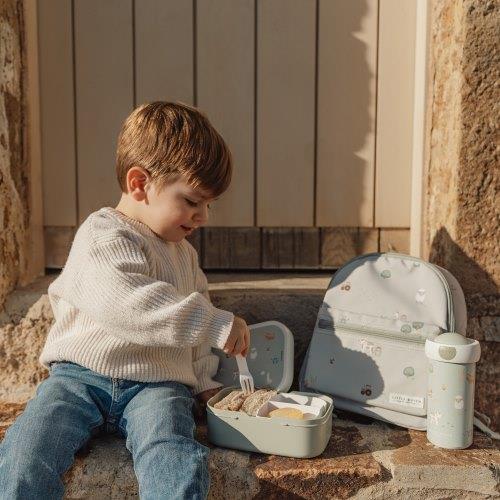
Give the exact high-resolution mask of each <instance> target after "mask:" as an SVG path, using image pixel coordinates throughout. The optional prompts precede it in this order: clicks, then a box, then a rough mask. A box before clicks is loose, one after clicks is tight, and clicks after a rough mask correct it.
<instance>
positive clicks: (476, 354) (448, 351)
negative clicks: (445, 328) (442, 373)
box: [425, 332, 481, 363]
mask: <svg viewBox="0 0 500 500" xmlns="http://www.w3.org/2000/svg"><path fill="white" fill-rule="evenodd" d="M425 354H426V356H427V357H428V358H430V359H434V360H436V361H442V362H444V363H476V362H477V361H479V358H480V356H481V346H480V345H479V342H478V341H477V340H474V339H469V338H467V337H464V336H463V335H460V334H459V333H455V332H446V333H442V334H441V335H438V336H437V337H436V338H434V339H433V340H430V339H427V340H426V341H425Z"/></svg>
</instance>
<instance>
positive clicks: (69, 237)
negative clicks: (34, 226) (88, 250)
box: [44, 226, 76, 269]
mask: <svg viewBox="0 0 500 500" xmlns="http://www.w3.org/2000/svg"><path fill="white" fill-rule="evenodd" d="M75 231H76V228H75V226H71V227H62V226H57V227H54V226H45V228H44V243H45V245H44V247H45V248H44V251H45V267H47V268H48V269H62V268H63V267H64V265H65V264H66V261H67V260H68V255H69V251H70V250H71V245H72V244H73V239H74V237H75Z"/></svg>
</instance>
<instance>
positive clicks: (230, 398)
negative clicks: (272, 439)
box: [214, 389, 276, 417]
mask: <svg viewBox="0 0 500 500" xmlns="http://www.w3.org/2000/svg"><path fill="white" fill-rule="evenodd" d="M275 394H276V391H273V390H271V389H257V390H256V391H254V392H252V393H251V394H245V393H244V392H243V391H242V390H241V389H237V390H234V391H231V392H230V393H229V394H228V395H227V396H226V397H225V398H223V399H221V400H220V401H219V402H218V403H215V404H214V408H217V409H218V410H229V411H243V412H245V413H246V414H247V415H251V416H253V417H254V416H255V415H257V411H258V410H259V408H260V407H261V406H262V405H263V404H265V403H267V401H268V400H269V399H270V398H272V397H273V396H274V395H275Z"/></svg>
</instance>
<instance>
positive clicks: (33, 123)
mask: <svg viewBox="0 0 500 500" xmlns="http://www.w3.org/2000/svg"><path fill="white" fill-rule="evenodd" d="M37 10H38V9H37V3H36V1H35V0H25V1H24V2H23V15H24V26H25V28H24V29H25V43H26V45H25V47H26V80H27V82H26V103H27V110H26V113H27V116H28V123H27V127H26V129H27V130H26V133H27V137H28V155H29V160H28V161H29V176H30V184H31V185H30V190H29V207H30V210H29V231H28V234H27V235H26V236H27V239H28V259H27V265H26V269H25V270H24V275H23V276H22V277H21V281H22V282H23V283H29V282H31V281H33V280H34V279H35V278H36V277H38V276H43V274H44V270H45V260H44V238H43V192H42V190H43V185H42V150H41V145H42V143H41V128H40V86H39V85H40V79H39V74H40V69H39V68H40V67H39V57H38V15H37V14H38V13H37Z"/></svg>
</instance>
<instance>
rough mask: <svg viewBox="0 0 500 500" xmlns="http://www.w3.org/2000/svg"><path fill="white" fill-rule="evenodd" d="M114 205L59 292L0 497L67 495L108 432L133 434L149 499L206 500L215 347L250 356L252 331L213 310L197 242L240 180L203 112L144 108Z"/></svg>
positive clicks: (97, 218)
mask: <svg viewBox="0 0 500 500" xmlns="http://www.w3.org/2000/svg"><path fill="white" fill-rule="evenodd" d="M116 170H117V176H118V181H119V184H120V186H121V189H122V195H121V199H120V202H119V203H118V205H117V207H116V208H111V207H105V208H102V209H100V210H98V211H96V212H94V213H92V214H91V215H90V216H89V217H88V218H87V219H86V220H85V221H84V223H83V224H82V225H81V226H80V228H79V229H78V232H77V233H76V236H75V239H74V242H73V245H72V247H71V251H70V254H69V257H68V260H67V263H66V265H65V267H64V269H63V271H62V272H61V274H60V276H59V277H58V278H57V279H56V280H55V281H54V282H53V283H52V284H51V285H50V287H49V290H48V292H49V298H50V301H51V305H52V308H53V310H54V317H55V323H54V324H53V326H52V328H51V330H50V332H49V335H48V337H47V341H46V344H45V347H44V349H43V352H42V354H41V356H40V361H41V363H43V364H44V365H45V366H46V367H48V368H49V372H50V376H49V378H47V379H46V380H44V381H43V382H42V383H41V384H40V385H39V386H38V388H37V391H36V396H35V397H34V398H33V399H32V400H30V401H29V402H28V404H27V406H26V409H25V411H24V413H23V414H22V415H21V416H20V417H19V418H18V419H17V420H16V421H15V422H14V424H13V425H12V426H11V427H10V428H9V430H8V431H7V433H6V436H5V439H4V441H3V442H2V444H1V445H0V498H5V499H9V500H12V499H15V498H16V499H21V498H22V499H23V500H25V499H28V498H33V499H35V498H36V499H42V498H43V499H48V498H61V497H62V496H63V492H64V487H63V483H62V481H61V475H62V474H63V473H64V472H65V471H66V470H67V469H68V468H69V467H70V466H71V464H72V462H73V460H74V454H75V452H76V451H77V450H78V449H79V448H81V447H82V445H84V444H85V443H86V441H88V439H89V438H90V437H91V436H92V435H93V434H94V433H95V432H96V431H98V430H102V429H103V430H104V431H106V432H117V433H119V434H121V435H123V436H124V437H125V438H126V446H127V448H128V449H129V450H130V452H131V454H132V457H133V460H134V470H135V473H136V476H137V480H138V483H139V494H140V497H141V498H142V499H155V500H156V499H160V498H189V499H201V498H206V496H207V493H208V489H209V473H208V463H207V462H208V453H209V449H208V448H207V447H206V446H203V445H202V444H201V443H199V442H198V441H196V440H195V439H194V428H195V424H194V419H193V412H192V409H193V403H194V399H193V396H195V395H196V396H197V397H198V398H199V400H200V401H201V402H202V403H206V401H207V400H208V398H209V397H211V396H212V395H213V394H214V393H215V392H217V388H218V387H219V386H221V385H222V384H220V383H218V382H215V381H214V380H212V377H213V376H214V375H215V373H216V371H217V365H218V358H217V356H216V355H214V354H212V353H211V348H212V347H215V348H220V349H224V351H225V352H226V353H227V354H229V355H235V354H239V353H241V354H243V355H246V354H247V351H248V348H249V343H250V338H249V337H250V336H249V330H248V326H247V325H246V323H245V321H244V320H243V319H241V318H239V317H235V316H234V315H233V314H232V313H231V312H228V311H224V310H221V309H217V308H216V307H214V306H213V305H212V304H211V302H210V298H209V295H208V284H207V279H206V277H205V275H204V274H203V272H202V271H201V269H200V268H199V266H198V256H197V253H196V250H195V249H194V248H193V247H192V246H191V245H190V244H189V243H188V242H187V241H186V239H185V237H186V236H187V235H188V234H191V233H192V232H193V231H194V230H196V229H197V228H199V227H201V226H203V225H205V224H206V223H207V220H208V210H209V202H211V201H212V200H214V199H216V198H217V197H218V196H219V195H220V194H222V193H223V192H224V191H225V190H226V189H227V187H228V186H229V183H230V181H231V173H232V160H231V154H230V151H229V150H228V148H227V146H226V144H225V142H224V140H223V139H222V137H221V136H220V135H219V134H218V133H217V131H216V130H215V129H214V128H213V126H212V125H211V124H210V122H209V121H208V119H207V118H206V117H205V116H204V115H203V114H201V113H200V112H199V111H197V110H196V109H194V108H191V107H189V106H186V105H183V104H179V103H168V102H153V103H150V104H147V105H143V106H140V107H138V108H137V109H136V110H134V111H133V112H132V114H131V115H130V116H129V117H128V118H127V119H126V120H125V122H124V124H123V127H122V130H121V132H120V135H119V138H118V148H117V161H116Z"/></svg>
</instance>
